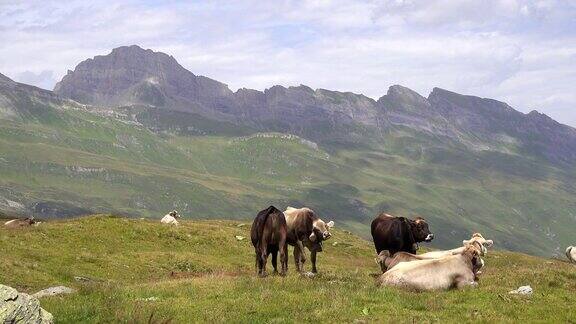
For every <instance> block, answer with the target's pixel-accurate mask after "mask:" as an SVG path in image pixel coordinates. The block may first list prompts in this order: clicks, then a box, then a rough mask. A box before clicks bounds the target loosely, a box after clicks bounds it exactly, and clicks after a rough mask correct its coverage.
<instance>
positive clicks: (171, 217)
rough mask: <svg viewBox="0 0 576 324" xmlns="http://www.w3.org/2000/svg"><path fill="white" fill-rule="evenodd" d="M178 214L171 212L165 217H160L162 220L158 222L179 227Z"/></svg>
mask: <svg viewBox="0 0 576 324" xmlns="http://www.w3.org/2000/svg"><path fill="white" fill-rule="evenodd" d="M180 217H181V216H180V214H179V213H178V211H176V210H173V211H171V212H169V213H168V214H166V216H164V217H162V219H161V220H160V222H161V223H163V224H170V225H176V226H178V225H180V223H178V220H177V219H178V218H180Z"/></svg>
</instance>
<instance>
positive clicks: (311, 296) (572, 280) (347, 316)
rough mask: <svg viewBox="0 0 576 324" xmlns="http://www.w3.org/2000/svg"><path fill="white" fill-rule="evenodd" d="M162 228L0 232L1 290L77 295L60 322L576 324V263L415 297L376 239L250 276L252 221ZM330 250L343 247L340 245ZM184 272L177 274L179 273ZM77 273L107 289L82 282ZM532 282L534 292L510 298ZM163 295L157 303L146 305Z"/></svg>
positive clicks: (533, 265)
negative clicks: (403, 287) (395, 284)
mask: <svg viewBox="0 0 576 324" xmlns="http://www.w3.org/2000/svg"><path fill="white" fill-rule="evenodd" d="M238 224H240V223H238V222H237V221H231V220H230V221H228V220H212V221H185V222H183V224H182V226H180V227H178V228H174V227H168V226H163V225H161V224H159V223H157V222H156V221H154V222H152V221H148V220H137V219H131V220H129V219H119V218H112V217H107V216H97V217H89V218H83V219H75V220H67V221H54V222H50V223H45V224H41V225H40V226H39V227H35V228H28V229H17V230H8V229H5V228H0V255H2V258H0V282H1V283H3V284H7V285H10V286H14V287H16V288H18V289H20V290H23V291H26V292H35V291H37V290H39V289H42V288H45V287H48V286H53V285H61V284H63V285H67V286H72V287H74V288H77V289H78V290H79V292H78V293H77V294H74V295H68V296H60V297H49V298H45V299H43V300H42V306H43V307H44V308H46V309H47V310H48V311H50V312H52V313H53V315H54V316H55V318H56V320H57V321H59V322H70V323H74V322H115V321H118V320H120V321H130V320H136V321H139V322H144V321H146V320H147V319H148V317H149V316H150V314H152V313H154V314H155V318H156V319H170V318H171V319H173V320H174V321H175V322H178V323H180V322H195V321H210V322H226V321H234V322H270V321H279V322H293V321H295V322H303V321H307V322H311V321H321V322H326V321H334V320H336V321H338V322H352V321H354V320H357V319H360V320H368V321H377V322H381V321H385V322H389V321H395V320H400V321H402V322H408V321H436V320H440V321H450V322H456V321H462V320H465V321H471V320H481V321H484V322H494V321H515V322H518V321H529V322H533V321H549V322H570V321H574V318H576V313H575V312H576V310H575V309H574V307H572V306H571V305H572V304H573V296H574V293H575V292H576V267H575V266H574V265H570V264H567V263H566V262H562V261H557V260H547V259H540V258H535V257H530V256H526V255H522V254H517V253H509V252H493V253H492V252H491V253H490V254H489V255H488V256H487V257H486V258H485V261H486V268H485V273H484V275H483V277H482V280H481V284H480V287H479V288H478V289H476V290H468V291H451V292H435V293H420V294H417V293H408V292H402V291H398V290H396V289H389V288H377V287H375V285H374V282H373V278H372V277H371V274H372V273H376V272H377V268H376V265H375V264H374V261H373V248H372V246H371V243H369V242H367V241H364V240H362V239H359V238H357V237H356V236H353V235H351V234H348V233H345V232H342V231H340V230H337V231H335V233H334V237H333V238H332V239H331V242H328V243H327V244H326V245H325V251H324V252H323V253H322V254H320V256H319V269H320V271H321V275H320V276H318V277H316V278H313V279H306V278H301V277H299V276H297V275H296V274H295V273H294V272H293V269H294V267H293V263H292V262H290V264H289V271H290V273H289V275H288V276H287V277H286V278H281V277H275V276H272V277H268V278H265V279H258V278H256V277H255V275H254V273H253V265H254V263H253V248H252V246H251V244H250V242H249V238H247V239H245V240H243V241H237V240H236V239H235V235H243V236H246V237H248V236H249V228H250V226H249V224H247V225H246V226H242V227H239V226H238ZM333 242H339V243H345V244H337V245H336V246H333V245H332V243H333ZM172 272H176V273H177V274H178V277H177V278H174V277H172V276H171V273H172ZM74 276H88V277H91V278H95V279H97V280H98V281H96V282H91V283H80V282H76V281H74V279H73V277H74ZM526 284H530V285H531V286H532V287H533V288H534V290H535V293H534V295H533V296H531V297H528V298H521V297H514V296H510V295H508V294H507V291H509V290H511V289H514V288H516V287H518V286H520V285H526ZM149 297H157V298H158V299H157V300H156V301H145V300H144V299H146V298H149Z"/></svg>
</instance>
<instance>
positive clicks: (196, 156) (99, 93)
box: [0, 46, 576, 255]
mask: <svg viewBox="0 0 576 324" xmlns="http://www.w3.org/2000/svg"><path fill="white" fill-rule="evenodd" d="M0 152H1V153H2V155H1V156H0V212H1V213H4V214H6V215H18V214H22V215H24V214H33V215H36V216H38V217H43V218H54V217H69V216H76V215H83V214H88V213H97V212H108V213H119V214H125V215H131V216H148V217H158V216H159V215H163V214H164V213H165V212H166V211H167V210H169V209H174V208H176V209H179V210H180V212H181V213H182V214H183V215H184V216H185V217H191V218H195V217H200V218H240V219H246V218H251V217H253V214H254V212H255V211H257V210H259V208H260V209H261V208H262V207H263V206H267V205H269V204H277V205H278V207H282V206H286V205H288V204H290V205H307V206H310V207H312V208H315V209H316V210H317V211H318V212H319V213H320V214H322V215H325V218H327V219H330V218H332V219H335V220H336V223H337V224H338V226H342V227H345V228H348V229H350V230H353V231H356V232H357V233H359V234H361V235H364V236H366V233H368V232H367V228H368V225H369V223H370V220H371V218H372V217H374V215H376V214H377V213H378V212H380V211H388V212H391V213H396V214H399V215H405V216H413V215H416V214H419V215H422V216H424V217H426V218H427V219H429V221H430V222H431V226H432V228H433V230H434V229H436V230H434V231H435V232H437V234H439V235H436V236H437V239H436V240H435V244H436V245H437V246H439V247H446V246H452V245H454V244H456V243H458V242H461V239H462V238H463V237H466V236H469V234H471V232H474V231H480V232H485V233H487V236H489V237H491V238H494V239H495V240H496V244H497V245H499V246H500V247H502V248H507V249H511V250H520V251H525V252H531V253H536V254H543V255H550V254H553V253H561V251H562V250H563V248H564V246H565V245H568V244H573V242H571V241H570V239H573V228H575V226H576V185H575V183H576V182H575V180H576V168H575V166H576V129H574V128H571V127H569V126H566V125H562V124H560V123H558V122H556V121H554V120H552V119H551V118H549V117H548V116H546V115H544V114H541V113H538V112H536V111H532V112H530V113H528V114H523V113H521V112H518V111H516V110H514V109H513V108H511V107H510V106H508V105H507V104H505V103H502V102H499V101H496V100H493V99H484V98H478V97H474V96H466V95H460V94H457V93H454V92H450V91H447V90H443V89H439V88H434V90H433V91H432V92H431V93H430V94H429V95H428V97H427V98H426V97H423V96H421V95H419V94H418V93H416V92H414V91H412V90H410V89H408V88H406V87H402V86H399V85H394V86H391V87H390V88H389V89H388V91H387V93H386V94H385V95H383V96H382V97H381V98H379V99H378V100H373V99H371V98H368V97H366V96H363V95H360V94H354V93H350V92H338V91H330V90H325V89H317V90H313V89H311V88H309V87H307V86H304V85H300V86H297V87H288V88H285V87H283V86H278V85H276V86H273V87H271V88H269V89H266V90H265V91H257V90H251V89H239V90H238V91H236V92H233V91H231V90H230V89H229V88H228V87H227V86H226V85H225V84H223V83H221V82H218V81H215V80H212V79H209V78H207V77H204V76H197V75H194V74H193V73H192V72H190V71H188V70H186V69H185V68H183V67H182V66H181V65H180V64H178V62H177V61H176V60H175V59H174V58H173V57H171V56H169V55H167V54H164V53H159V52H154V51H152V50H145V49H142V48H140V47H138V46H126V47H119V48H116V49H114V50H112V52H111V53H110V54H108V55H104V56H96V57H94V58H92V59H88V60H85V61H83V62H81V63H80V64H78V66H76V68H75V69H74V71H68V73H67V74H66V76H64V78H63V79H62V80H61V81H60V82H59V83H58V84H57V85H56V87H55V89H54V91H47V90H42V89H39V88H36V87H33V86H29V85H25V84H21V83H17V82H14V81H12V80H10V79H9V78H7V77H5V76H4V75H1V74H0Z"/></svg>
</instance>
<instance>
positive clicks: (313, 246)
mask: <svg viewBox="0 0 576 324" xmlns="http://www.w3.org/2000/svg"><path fill="white" fill-rule="evenodd" d="M284 215H285V216H286V224H287V225H288V244H290V245H292V246H294V262H295V263H296V270H297V271H298V272H302V270H303V268H304V262H305V261H306V253H305V251H304V247H307V248H308V250H310V260H311V262H312V273H318V269H317V268H316V254H317V253H318V252H322V242H323V241H325V240H327V239H329V238H330V236H331V234H330V228H332V227H334V222H333V221H330V222H328V223H325V222H324V221H323V220H321V219H320V218H318V216H316V214H315V213H314V211H313V210H312V209H310V208H306V207H303V208H293V207H288V208H286V211H285V212H284Z"/></svg>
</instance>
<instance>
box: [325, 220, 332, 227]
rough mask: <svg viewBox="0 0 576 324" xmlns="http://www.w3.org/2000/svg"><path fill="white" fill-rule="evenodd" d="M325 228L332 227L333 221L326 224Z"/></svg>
mask: <svg viewBox="0 0 576 324" xmlns="http://www.w3.org/2000/svg"><path fill="white" fill-rule="evenodd" d="M326 226H328V227H330V228H332V227H334V221H329V222H328V224H326Z"/></svg>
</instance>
